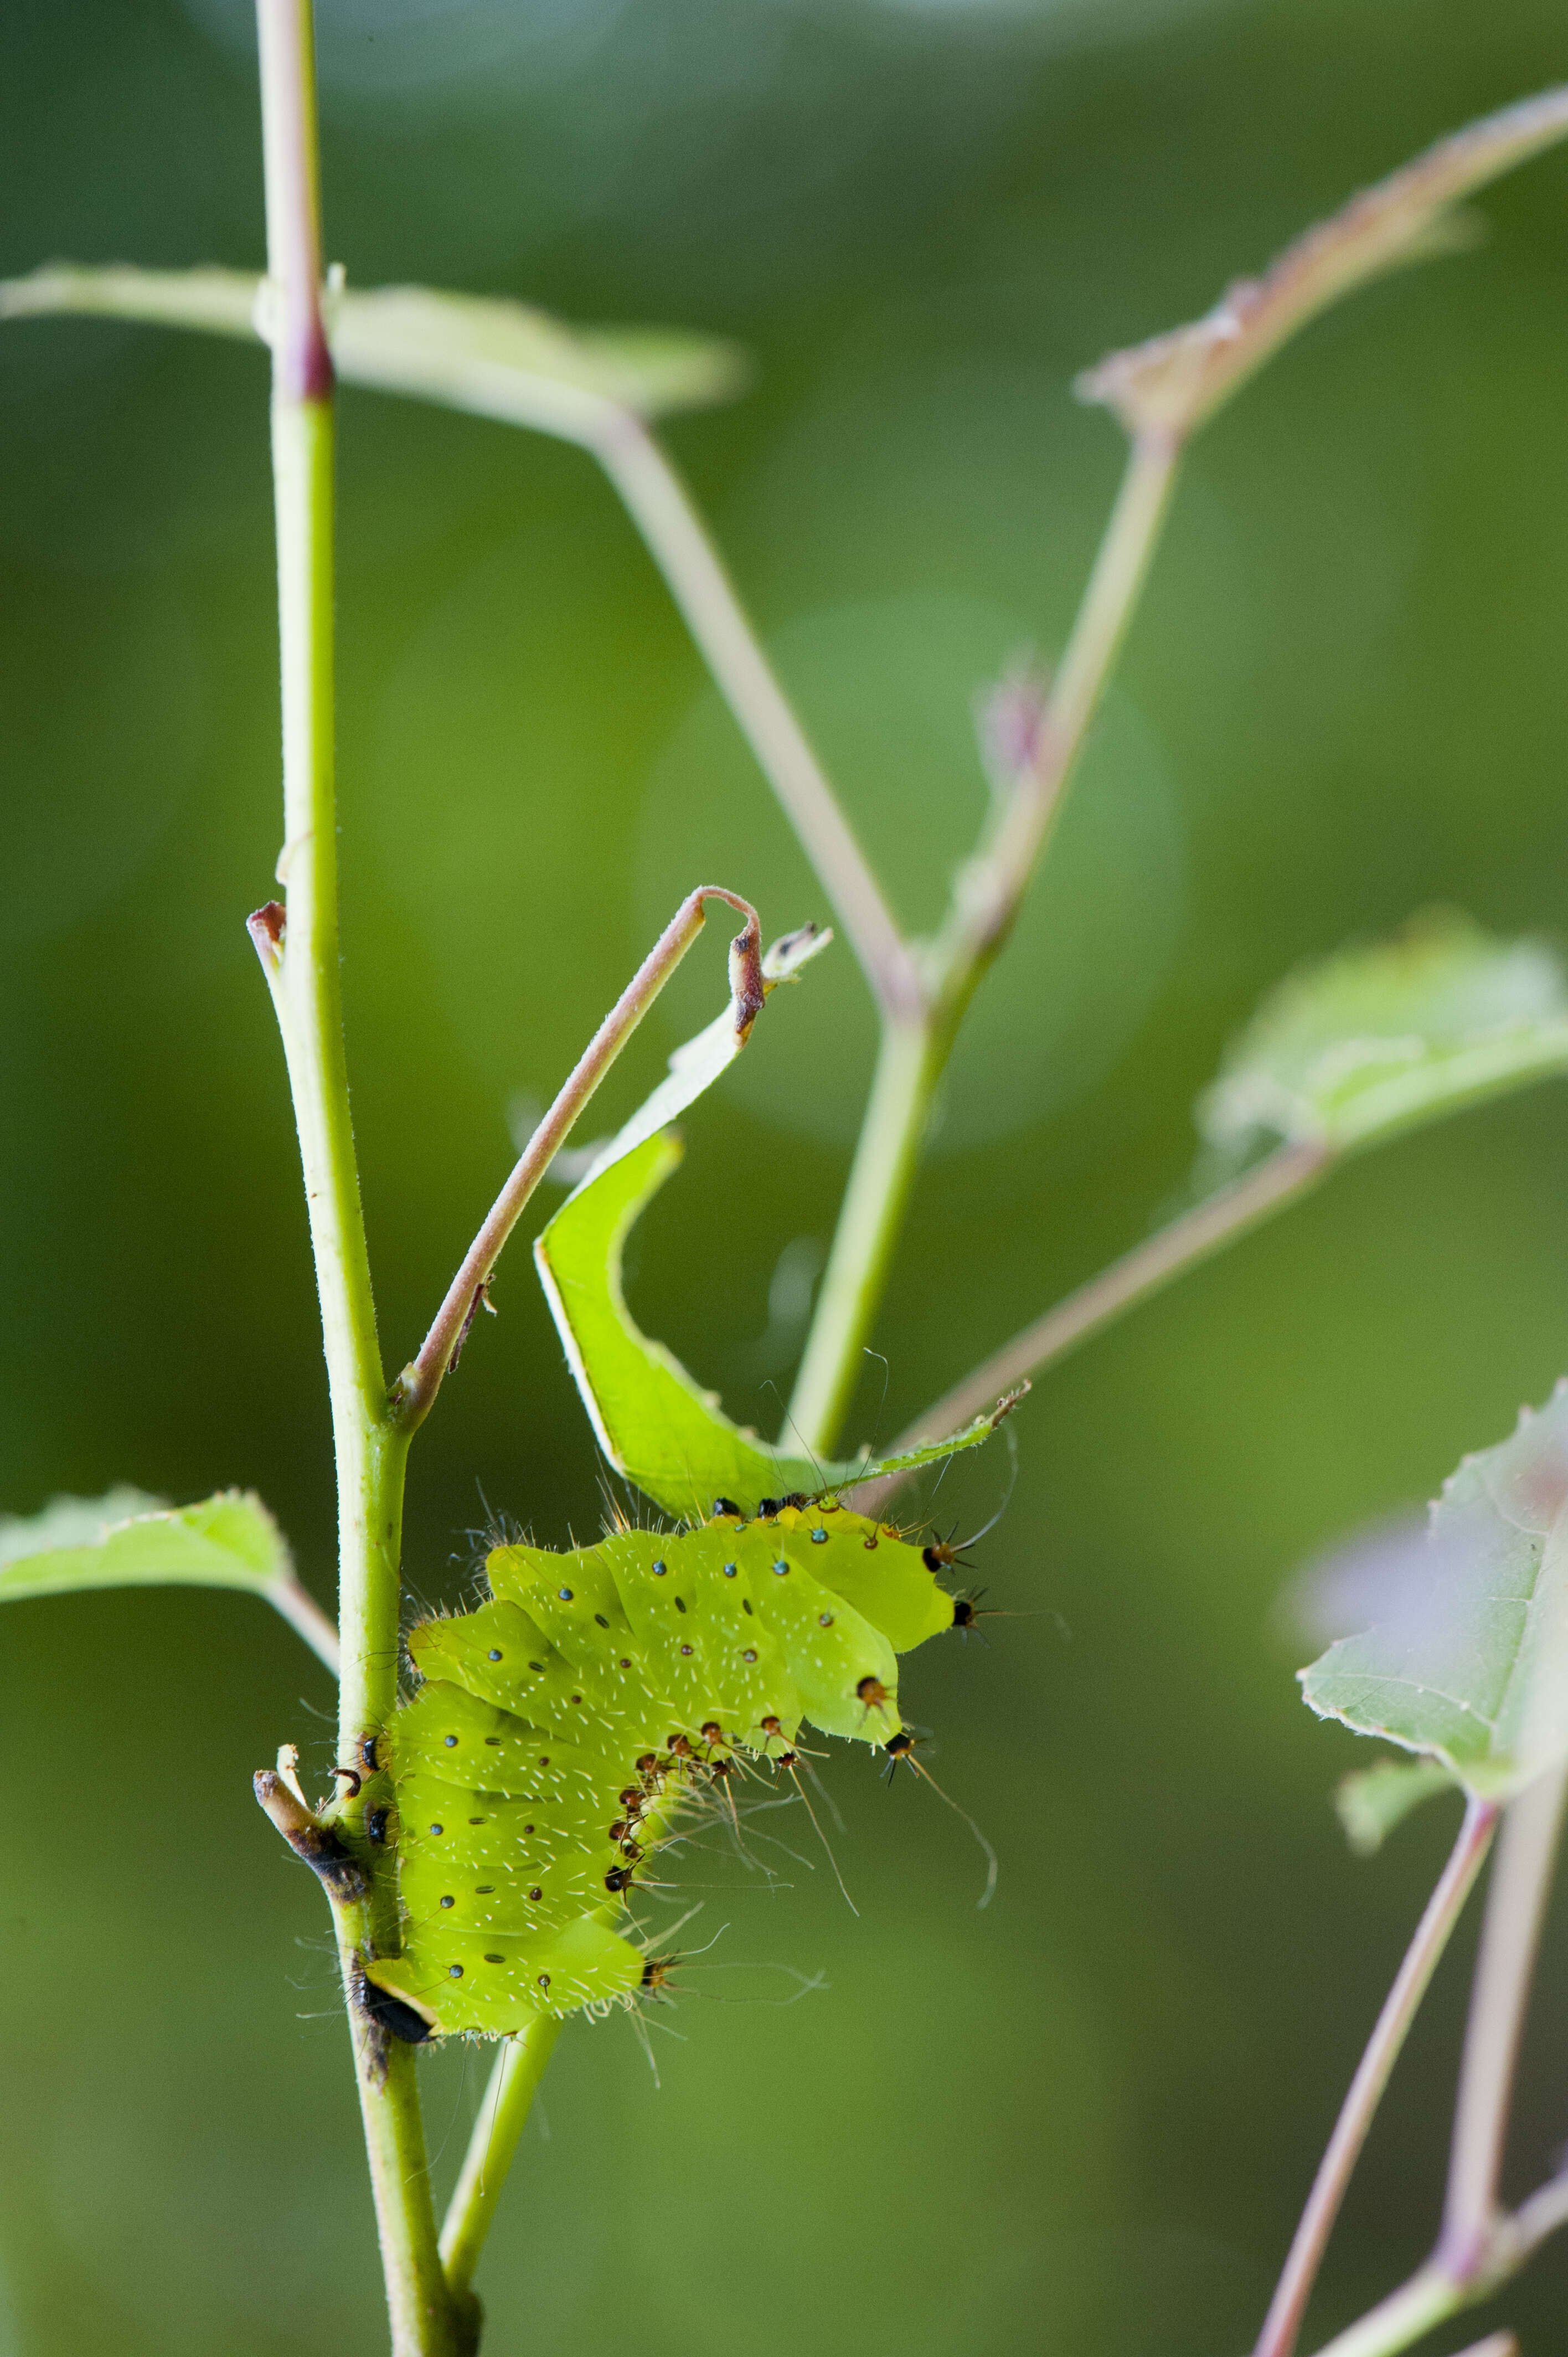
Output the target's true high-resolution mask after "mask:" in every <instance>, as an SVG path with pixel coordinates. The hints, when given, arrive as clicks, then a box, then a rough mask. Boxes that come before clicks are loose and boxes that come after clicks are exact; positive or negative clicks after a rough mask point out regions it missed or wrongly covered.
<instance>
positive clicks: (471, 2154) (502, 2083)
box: [441, 2014, 562, 2298]
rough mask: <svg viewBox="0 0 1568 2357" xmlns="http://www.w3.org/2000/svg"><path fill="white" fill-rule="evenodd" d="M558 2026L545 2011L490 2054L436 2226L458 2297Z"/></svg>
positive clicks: (470, 2271) (474, 2260)
mask: <svg viewBox="0 0 1568 2357" xmlns="http://www.w3.org/2000/svg"><path fill="white" fill-rule="evenodd" d="M561 2030H562V2024H561V2023H560V2022H559V2021H553V2020H552V2019H551V2018H550V2016H549V2015H548V2014H537V2015H536V2016H535V2017H534V2019H533V2020H532V2023H531V2024H530V2025H529V2027H528V2028H527V2029H525V2030H523V2031H522V2032H521V2035H520V2036H518V2037H516V2038H510V2039H508V2040H507V2042H506V2044H505V2045H504V2046H503V2047H502V2048H501V2050H500V2052H499V2054H498V2055H497V2057H496V2062H495V2068H494V2070H493V2071H492V2072H491V2073H490V2083H489V2086H488V2087H487V2088H486V2090H485V2095H484V2101H483V2102H482V2103H481V2104H480V2105H479V2116H478V2119H477V2120H476V2121H475V2122H474V2133H473V2135H472V2136H471V2137H470V2138H469V2140H468V2149H467V2153H466V2155H465V2156H464V2159H463V2173H462V2175H461V2176H460V2177H459V2178H458V2179H457V2190H456V2192H455V2193H454V2194H453V2196H452V2201H451V2204H450V2206H449V2208H448V2210H447V2212H446V2224H445V2225H444V2226H443V2227H442V2229H441V2256H442V2259H443V2261H444V2263H445V2265H446V2280H447V2282H448V2283H449V2284H450V2286H451V2287H452V2289H453V2291H454V2293H456V2295H457V2296H458V2297H459V2298H461V2297H462V2296H463V2295H464V2294H466V2293H467V2290H468V2287H469V2286H470V2285H471V2284H472V2282H473V2280H474V2269H475V2267H476V2266H478V2258H479V2253H480V2251H481V2250H482V2249H483V2247H484V2241H485V2237H486V2235H487V2234H488V2233H489V2231H490V2226H491V2224H492V2222H493V2221H494V2218H495V2214H496V2207H497V2204H498V2203H499V2201H500V2197H501V2188H502V2186H503V2185H504V2184H505V2183H506V2179H507V2171H508V2170H509V2169H510V2167H511V2164H512V2162H513V2160H514V2159H515V2158H516V2156H517V2147H518V2140H519V2138H520V2137H521V2135H522V2131H523V2129H524V2127H525V2126H526V2125H527V2122H528V2115H529V2114H530V2112H531V2111H532V2108H533V2098H534V2095H535V2093H537V2091H538V2087H539V2083H540V2081H541V2079H542V2077H543V2076H544V2069H545V2065H546V2064H547V2063H548V2061H549V2060H550V2057H551V2055H552V2054H553V2052H554V2050H555V2041H556V2040H557V2039H558V2038H559V2037H560V2035H561Z"/></svg>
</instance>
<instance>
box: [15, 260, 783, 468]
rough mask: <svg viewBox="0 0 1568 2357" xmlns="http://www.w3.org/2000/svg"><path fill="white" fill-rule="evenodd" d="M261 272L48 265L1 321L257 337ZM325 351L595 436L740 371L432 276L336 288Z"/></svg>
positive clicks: (389, 379) (709, 354) (420, 392)
mask: <svg viewBox="0 0 1568 2357" xmlns="http://www.w3.org/2000/svg"><path fill="white" fill-rule="evenodd" d="M266 307H267V290H266V281H265V280H264V279H261V278H257V277H255V276H254V275H253V274H251V273H250V272H248V271H240V270H219V269H211V268H208V269H201V270H134V269H131V268H129V267H127V266H125V265H124V264H115V265H113V267H111V268H109V269H104V270H93V269H83V268H81V267H79V266H78V265H77V264H74V263H63V262H62V263H50V264H47V265H46V266H45V267H44V268H43V269H41V270H36V271H34V272H32V273H31V274H30V275H29V276H27V277H26V278H13V279H9V280H7V281H5V283H4V284H0V319H5V318H12V319H16V318H27V317H35V316H38V315H39V314H43V313H48V312H56V311H85V312H92V313H97V314H99V315H101V316H104V317H113V318H122V319H141V320H145V321H148V322H149V323H151V324H154V325H156V326H162V327H170V328H199V329H204V330H206V331H207V332H208V333H209V334H212V335H220V336H240V337H244V338H247V339H249V338H252V337H255V336H262V337H263V339H264V337H265V334H266V331H267V324H268V323H267V308H266ZM326 309H327V315H328V336H329V338H330V340H331V345H332V357H333V360H334V361H335V362H336V363H337V367H338V373H339V375H340V376H342V377H343V378H344V380H345V381H346V382H348V383H349V384H363V385H372V386H375V387H377V388H378V389H380V390H381V391H383V392H386V393H405V394H411V395H413V397H415V398H416V399H420V400H425V401H436V402H441V403H443V404H446V406H447V407H449V408H453V409H467V410H472V411H474V412H476V413H477V414H478V415H480V416H485V417H496V418H499V419H500V420H501V421H502V422H503V423H505V424H508V425H530V426H533V427H535V428H537V429H538V430H539V431H541V432H542V433H546V434H559V435H562V436H565V437H566V438H567V439H568V440H570V441H589V442H591V441H592V440H593V439H594V438H595V436H596V434H598V433H599V432H602V431H603V430H604V429H605V428H606V426H607V425H609V424H610V423H612V422H613V419H614V416H615V415H616V414H618V413H623V412H625V411H628V410H629V411H630V412H632V413H633V414H635V415H637V416H639V417H658V416H661V415H664V414H668V413H669V412H671V411H673V410H681V409H692V408H698V407H703V406H705V405H707V404H710V403H712V402H716V401H725V400H728V399H729V398H730V397H731V396H732V395H733V394H735V393H738V392H739V391H740V390H741V388H742V387H743V385H744V384H745V382H746V362H745V360H744V358H743V356H742V355H741V353H740V352H738V351H737V350H736V347H735V346H734V345H732V344H726V343H722V342H720V341H718V340H716V339H714V338H713V337H711V336H694V335H686V334H682V333H677V332H675V331H674V330H671V329H668V328H570V327H567V326H566V325H565V323H564V321H563V320H560V319H554V318H552V317H551V316H550V314H549V313H548V312H546V311H539V310H535V309H534V308H533V307H532V306H531V305H528V304H525V303H514V302H510V301H505V300H498V299H495V298H492V297H487V296H476V295H445V294H440V293H437V292H436V291H435V290H434V289H433V288H430V287H426V286H381V287H376V288H372V289H371V291H370V292H368V293H366V294H362V295H361V294H359V293H349V292H348V291H347V290H336V291H333V292H332V293H330V294H329V296H328V299H327V304H326Z"/></svg>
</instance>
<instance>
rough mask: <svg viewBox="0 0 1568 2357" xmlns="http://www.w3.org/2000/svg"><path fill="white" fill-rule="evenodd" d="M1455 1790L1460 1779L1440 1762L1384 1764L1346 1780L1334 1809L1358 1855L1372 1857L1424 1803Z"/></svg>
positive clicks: (1360, 1770) (1335, 1796) (1358, 1772)
mask: <svg viewBox="0 0 1568 2357" xmlns="http://www.w3.org/2000/svg"><path fill="white" fill-rule="evenodd" d="M1453 1790H1454V1779H1453V1777H1452V1776H1451V1775H1450V1774H1449V1773H1448V1770H1447V1769H1446V1768H1444V1765H1443V1763H1442V1761H1441V1760H1379V1762H1378V1764H1377V1766H1376V1767H1375V1768H1361V1769H1358V1770H1356V1772H1355V1773H1354V1774H1352V1775H1349V1776H1345V1777H1342V1778H1341V1780H1340V1782H1339V1785H1338V1788H1337V1791H1336V1792H1335V1795H1334V1808H1335V1813H1336V1814H1337V1817H1338V1819H1339V1822H1340V1824H1342V1825H1343V1826H1344V1828H1345V1838H1346V1840H1347V1841H1348V1843H1349V1845H1350V1846H1351V1848H1352V1849H1353V1850H1354V1851H1355V1853H1356V1855H1357V1857H1372V1856H1373V1855H1374V1854H1375V1853H1376V1852H1377V1851H1378V1850H1380V1849H1381V1847H1382V1846H1383V1844H1384V1842H1385V1841H1386V1840H1387V1839H1388V1837H1389V1835H1390V1834H1391V1833H1392V1832H1393V1830H1394V1827H1395V1826H1396V1825H1401V1824H1403V1823H1404V1821H1405V1819H1406V1817H1408V1816H1409V1815H1410V1814H1411V1812H1412V1810H1414V1809H1418V1808H1420V1806H1421V1804H1422V1803H1423V1801H1430V1800H1432V1799H1434V1797H1435V1795H1436V1794H1437V1793H1439V1792H1453Z"/></svg>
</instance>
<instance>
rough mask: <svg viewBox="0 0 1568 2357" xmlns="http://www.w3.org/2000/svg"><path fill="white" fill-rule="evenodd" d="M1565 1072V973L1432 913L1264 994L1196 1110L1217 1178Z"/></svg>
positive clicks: (1366, 1138)
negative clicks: (1265, 1153)
mask: <svg viewBox="0 0 1568 2357" xmlns="http://www.w3.org/2000/svg"><path fill="white" fill-rule="evenodd" d="M1565 1070H1568V980H1565V978H1564V975H1563V967H1562V964H1561V963H1560V962H1559V960H1558V959H1557V957H1556V956H1555V955H1554V954H1553V952H1552V951H1551V950H1550V949H1548V948H1547V947H1546V945H1545V944H1544V942H1533V941H1513V942H1504V941H1498V940H1496V939H1494V938H1493V936H1492V935H1490V934H1488V933H1486V932H1483V931H1481V929H1480V927H1479V926H1478V925H1476V924H1473V923H1472V922H1471V921H1470V920H1469V919H1468V918H1467V917H1463V916H1459V915H1456V914H1455V913H1453V912H1450V911H1446V910H1438V911H1434V912H1430V913H1428V914H1427V915H1425V916H1423V917H1420V918H1417V919H1415V920H1413V921H1412V923H1411V924H1410V925H1408V926H1407V927H1406V928H1405V930H1404V931H1403V932H1402V933H1401V934H1399V935H1398V936H1397V937H1396V938H1395V939H1394V940H1392V941H1390V942H1377V943H1374V944H1373V945H1372V946H1370V947H1360V946H1357V947H1353V948H1350V949H1346V950H1341V951H1340V952H1338V954H1337V956H1335V957H1331V958H1328V959H1326V961H1325V962H1324V963H1323V964H1321V965H1316V966H1309V967H1306V968H1305V969H1304V970H1303V971H1302V972H1301V973H1299V974H1293V975H1292V976H1291V978H1290V979H1289V980H1288V981H1287V982H1284V983H1282V984H1281V985H1280V986H1279V988H1278V989H1276V990H1274V991H1273V992H1271V993H1270V995H1269V996H1268V997H1267V998H1265V999H1264V1001H1263V1003H1262V1006H1260V1007H1259V1009H1258V1011H1257V1013H1256V1015H1255V1016H1254V1017H1252V1020H1251V1023H1250V1024H1249V1025H1248V1026H1247V1028H1246V1029H1245V1030H1244V1031H1243V1032H1242V1033H1241V1034H1240V1037H1239V1038H1238V1039H1236V1040H1235V1041H1234V1042H1233V1043H1232V1045H1231V1046H1230V1049H1229V1050H1228V1051H1227V1053H1226V1056H1225V1059H1224V1061H1223V1063H1222V1064H1221V1066H1220V1071H1219V1079H1218V1080H1217V1081H1216V1082H1215V1084H1214V1086H1213V1087H1212V1088H1211V1089H1210V1090H1209V1091H1208V1094H1207V1095H1206V1096H1205V1097H1204V1098H1203V1099H1202V1100H1201V1101H1200V1103H1199V1104H1198V1108H1197V1125H1198V1128H1199V1130H1200V1132H1201V1133H1202V1135H1203V1138H1204V1141H1205V1144H1206V1145H1207V1146H1208V1148H1209V1151H1210V1157H1211V1159H1212V1161H1213V1163H1214V1164H1215V1166H1216V1171H1217V1175H1218V1176H1219V1177H1221V1178H1223V1177H1224V1176H1226V1175H1228V1173H1229V1172H1230V1171H1232V1170H1235V1169H1239V1168H1242V1167H1243V1166H1244V1165H1246V1164H1247V1163H1248V1162H1250V1161H1251V1160H1252V1159H1254V1158H1255V1157H1256V1155H1257V1153H1258V1152H1259V1150H1260V1149H1261V1148H1262V1147H1265V1146H1269V1145H1271V1144H1273V1143H1274V1142H1275V1141H1283V1142H1284V1143H1286V1144H1303V1143H1310V1144H1316V1145H1320V1146H1326V1147H1327V1148H1329V1149H1330V1150H1331V1151H1333V1152H1336V1153H1344V1152H1347V1151H1348V1150H1349V1149H1350V1148H1352V1147H1357V1146H1369V1145H1371V1144H1373V1143H1375V1142H1376V1141H1377V1140H1379V1139H1380V1138H1383V1137H1387V1136H1389V1135H1392V1134H1393V1133H1395V1132H1396V1131H1399V1130H1402V1129H1406V1128H1411V1127H1413V1126H1414V1125H1417V1124H1418V1123H1421V1122H1424V1121H1433V1120H1435V1119H1436V1118H1437V1117H1438V1116H1439V1115H1440V1114H1444V1113H1449V1112H1453V1111H1455V1110H1456V1109H1457V1108H1458V1107H1459V1106H1461V1105H1464V1104H1469V1103H1475V1102H1477V1100H1479V1099H1481V1098H1484V1097H1488V1096H1492V1095H1495V1094H1498V1093H1500V1092H1502V1091H1504V1090H1507V1089H1510V1088H1518V1087H1521V1086H1523V1085H1524V1084H1525V1083H1526V1082H1530V1081H1534V1080H1539V1079H1541V1078H1542V1077H1544V1076H1545V1075H1547V1074H1549V1073H1552V1072H1560V1071H1565Z"/></svg>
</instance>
